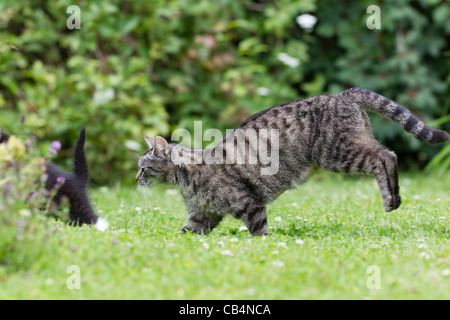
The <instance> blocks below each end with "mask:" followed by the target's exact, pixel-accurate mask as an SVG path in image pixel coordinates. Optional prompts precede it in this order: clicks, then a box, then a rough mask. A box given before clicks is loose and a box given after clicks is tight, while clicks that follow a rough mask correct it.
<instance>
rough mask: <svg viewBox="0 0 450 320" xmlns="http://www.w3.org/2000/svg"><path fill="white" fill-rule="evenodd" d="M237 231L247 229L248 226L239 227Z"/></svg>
mask: <svg viewBox="0 0 450 320" xmlns="http://www.w3.org/2000/svg"><path fill="white" fill-rule="evenodd" d="M239 231H248V228H247V227H245V226H244V227H239Z"/></svg>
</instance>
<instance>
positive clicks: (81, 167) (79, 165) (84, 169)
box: [73, 128, 89, 184]
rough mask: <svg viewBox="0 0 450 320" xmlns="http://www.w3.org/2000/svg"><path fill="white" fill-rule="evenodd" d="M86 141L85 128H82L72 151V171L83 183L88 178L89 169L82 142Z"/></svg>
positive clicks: (86, 181)
mask: <svg viewBox="0 0 450 320" xmlns="http://www.w3.org/2000/svg"><path fill="white" fill-rule="evenodd" d="M85 142H86V129H85V128H83V129H81V131H80V135H79V137H78V140H77V143H76V145H75V150H74V153H73V159H74V168H73V173H74V174H75V175H76V176H77V177H78V178H79V179H80V180H81V181H82V182H84V183H85V184H87V183H88V180H89V169H88V164H87V161H86V157H85V155H84V143H85Z"/></svg>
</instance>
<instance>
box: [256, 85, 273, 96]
mask: <svg viewBox="0 0 450 320" xmlns="http://www.w3.org/2000/svg"><path fill="white" fill-rule="evenodd" d="M256 93H257V94H258V95H260V96H268V95H269V93H270V90H269V89H268V88H265V87H259V88H256Z"/></svg>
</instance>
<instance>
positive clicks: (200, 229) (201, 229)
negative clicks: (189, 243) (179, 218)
mask: <svg viewBox="0 0 450 320" xmlns="http://www.w3.org/2000/svg"><path fill="white" fill-rule="evenodd" d="M188 231H190V232H191V233H196V234H208V232H209V231H210V230H209V229H208V228H207V227H205V226H203V225H201V224H199V223H189V224H186V225H185V226H184V227H183V228H181V230H180V233H183V234H184V233H186V232H188Z"/></svg>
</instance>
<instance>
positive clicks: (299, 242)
mask: <svg viewBox="0 0 450 320" xmlns="http://www.w3.org/2000/svg"><path fill="white" fill-rule="evenodd" d="M295 243H296V244H304V243H305V241H303V240H302V239H297V240H295Z"/></svg>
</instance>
